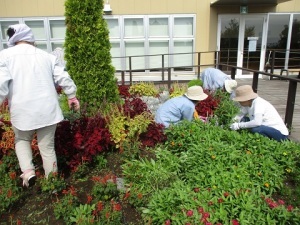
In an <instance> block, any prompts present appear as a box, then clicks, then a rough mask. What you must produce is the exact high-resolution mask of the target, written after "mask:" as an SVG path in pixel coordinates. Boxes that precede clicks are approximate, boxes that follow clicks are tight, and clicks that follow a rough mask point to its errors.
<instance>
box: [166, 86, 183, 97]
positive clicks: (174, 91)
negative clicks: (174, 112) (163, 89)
mask: <svg viewBox="0 0 300 225" xmlns="http://www.w3.org/2000/svg"><path fill="white" fill-rule="evenodd" d="M186 90H187V85H186V84H181V85H180V84H179V83H174V84H173V85H172V87H171V89H170V90H169V91H170V98H174V97H178V96H182V95H183V94H184V93H185V92H186Z"/></svg>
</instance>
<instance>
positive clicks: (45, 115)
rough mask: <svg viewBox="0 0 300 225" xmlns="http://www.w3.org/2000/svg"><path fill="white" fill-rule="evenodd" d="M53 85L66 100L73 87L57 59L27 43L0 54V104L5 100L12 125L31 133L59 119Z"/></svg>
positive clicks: (72, 91)
mask: <svg viewBox="0 0 300 225" xmlns="http://www.w3.org/2000/svg"><path fill="white" fill-rule="evenodd" d="M55 84H57V85H59V86H61V87H62V89H63V91H64V92H65V94H66V95H67V96H68V98H73V97H75V96H76V85H75V84H74V82H73V80H72V79H71V78H70V76H69V74H68V73H67V72H66V71H64V67H61V66H59V65H58V61H57V58H56V57H55V56H53V55H51V54H49V53H47V52H45V51H43V50H41V49H38V48H36V47H34V46H32V45H30V44H25V43H24V44H18V45H16V46H14V47H11V48H8V49H5V50H2V51H1V52H0V103H2V102H3V101H4V100H5V98H7V99H8V105H9V110H10V117H11V118H10V119H11V122H12V125H13V126H15V127H16V128H17V129H19V130H24V131H26V130H35V129H38V128H41V127H45V126H49V125H53V124H56V123H58V122H60V121H61V120H63V115H62V111H61V109H60V106H59V102H58V95H57V92H56V89H55Z"/></svg>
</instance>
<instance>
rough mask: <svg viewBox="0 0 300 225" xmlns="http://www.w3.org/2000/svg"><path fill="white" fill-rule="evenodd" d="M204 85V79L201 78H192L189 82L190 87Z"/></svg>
mask: <svg viewBox="0 0 300 225" xmlns="http://www.w3.org/2000/svg"><path fill="white" fill-rule="evenodd" d="M202 85H203V82H202V80H199V79H195V80H191V81H189V82H188V84H187V86H188V87H192V86H201V87H202Z"/></svg>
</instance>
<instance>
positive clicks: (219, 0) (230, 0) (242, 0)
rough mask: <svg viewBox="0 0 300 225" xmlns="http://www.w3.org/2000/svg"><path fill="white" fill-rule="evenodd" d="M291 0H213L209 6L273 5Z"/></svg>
mask: <svg viewBox="0 0 300 225" xmlns="http://www.w3.org/2000/svg"><path fill="white" fill-rule="evenodd" d="M288 1H291V0H214V1H212V2H211V3H210V5H211V6H226V5H227V6H229V5H231V6H236V5H256V6H260V5H270V6H275V5H277V4H279V3H282V2H288Z"/></svg>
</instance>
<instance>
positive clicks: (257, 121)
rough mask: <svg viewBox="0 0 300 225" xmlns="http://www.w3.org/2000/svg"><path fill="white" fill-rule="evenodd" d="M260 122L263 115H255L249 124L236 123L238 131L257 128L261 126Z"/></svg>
mask: <svg viewBox="0 0 300 225" xmlns="http://www.w3.org/2000/svg"><path fill="white" fill-rule="evenodd" d="M262 121H263V114H255V115H254V118H253V120H250V121H249V122H240V123H238V126H239V128H240V129H244V128H253V127H258V126H261V124H262Z"/></svg>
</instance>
